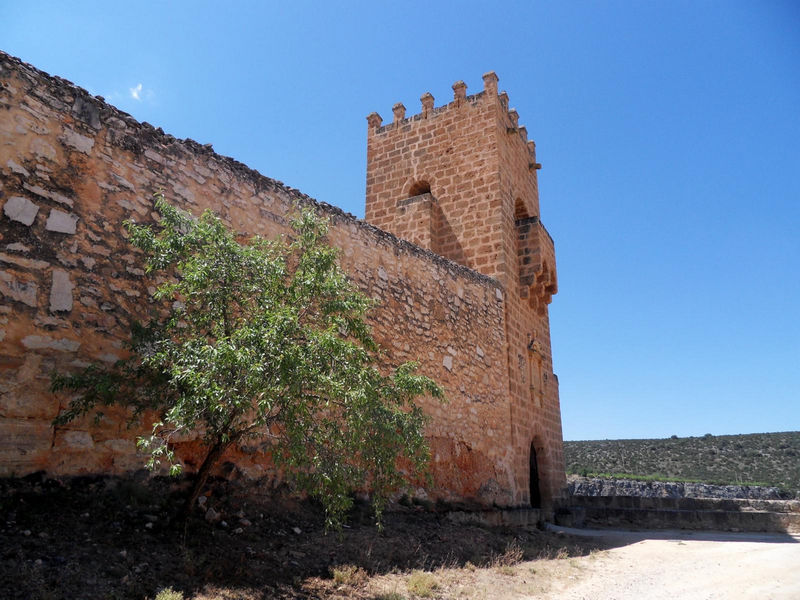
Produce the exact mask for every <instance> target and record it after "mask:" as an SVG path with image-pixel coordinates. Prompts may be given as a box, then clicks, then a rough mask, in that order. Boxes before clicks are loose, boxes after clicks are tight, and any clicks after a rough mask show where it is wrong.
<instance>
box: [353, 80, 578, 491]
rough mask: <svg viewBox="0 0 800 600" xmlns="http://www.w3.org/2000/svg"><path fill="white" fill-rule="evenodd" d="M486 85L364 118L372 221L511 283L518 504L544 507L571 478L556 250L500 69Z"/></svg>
mask: <svg viewBox="0 0 800 600" xmlns="http://www.w3.org/2000/svg"><path fill="white" fill-rule="evenodd" d="M483 82H484V88H483V90H482V91H481V92H479V93H477V94H474V95H470V96H468V95H467V93H466V89H467V87H466V84H465V83H464V82H463V81H458V82H456V83H455V84H453V92H454V95H453V100H452V102H450V103H448V104H446V105H444V106H441V107H439V108H435V107H434V98H433V96H432V95H431V94H430V93H426V94H424V95H423V96H422V98H421V101H422V110H421V112H420V113H419V114H417V115H414V116H412V117H406V109H405V107H404V106H403V105H402V104H397V105H395V106H394V109H393V113H394V119H393V121H392V123H390V124H387V125H382V119H381V117H380V115H378V114H377V113H372V114H370V115H369V116H368V117H367V125H368V133H367V205H366V219H367V221H369V222H370V223H373V224H374V225H376V226H377V227H380V228H381V229H385V230H386V231H390V232H392V233H394V234H396V235H397V236H399V237H401V238H404V239H408V240H411V241H413V242H414V243H416V244H419V245H420V246H423V247H425V248H428V249H430V250H432V251H433V252H435V253H437V254H440V255H442V256H445V257H447V258H449V259H451V260H453V261H455V262H457V263H459V264H462V265H464V266H467V267H469V268H471V269H474V270H476V271H478V272H480V273H483V274H485V275H488V276H489V277H492V278H493V279H495V280H496V281H498V282H499V283H500V285H501V286H502V288H503V289H504V291H505V293H506V296H505V302H504V313H505V332H504V333H505V343H506V350H507V353H508V356H507V361H508V376H507V377H508V380H507V382H505V385H506V388H507V393H508V403H509V407H508V408H509V415H508V419H509V420H510V423H511V438H510V439H509V440H508V443H509V444H510V447H511V450H512V453H513V457H514V458H513V460H514V467H513V468H514V472H515V477H516V480H517V482H518V485H517V497H516V501H517V502H519V503H526V502H531V503H533V504H537V503H538V501H537V499H536V498H535V496H536V495H537V494H538V495H541V497H542V498H543V499H545V501H546V500H547V498H552V497H553V496H555V495H556V494H557V493H558V490H559V489H561V488H562V487H563V485H564V473H563V449H562V438H561V409H560V405H559V399H558V380H557V378H556V377H555V375H554V374H553V365H552V355H551V350H550V327H549V317H548V311H547V307H548V304H549V303H550V300H551V298H552V296H553V294H555V293H556V291H557V279H556V270H555V252H554V249H553V241H552V239H551V238H550V235H549V234H548V233H547V230H546V229H545V228H544V226H543V225H542V222H541V219H540V215H539V191H538V182H537V171H538V169H539V168H540V166H541V165H539V164H538V163H537V162H536V148H535V145H534V143H533V142H532V141H529V140H528V139H527V131H526V129H525V127H523V126H520V125H519V118H518V115H517V113H516V111H515V110H513V109H512V110H509V108H508V96H507V95H506V94H505V92H502V93H498V90H497V83H498V78H497V75H495V73H493V72H490V73H487V74H485V75H484V76H483ZM534 466H535V469H534ZM534 471H535V475H534V477H537V476H538V479H539V482H538V484H539V485H538V489H536V488H537V486H536V482H535V481H533V482H531V481H529V478H530V477H531V475H532V474H533V473H534ZM531 484H532V485H531Z"/></svg>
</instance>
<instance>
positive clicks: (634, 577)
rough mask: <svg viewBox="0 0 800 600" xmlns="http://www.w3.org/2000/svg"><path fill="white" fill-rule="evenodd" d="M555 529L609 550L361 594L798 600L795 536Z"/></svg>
mask: <svg viewBox="0 0 800 600" xmlns="http://www.w3.org/2000/svg"><path fill="white" fill-rule="evenodd" d="M552 531H554V532H558V531H562V532H563V533H565V534H571V535H577V536H581V537H589V538H596V539H599V540H602V541H603V542H604V545H605V546H606V547H608V546H610V549H608V550H601V551H593V552H591V553H590V554H587V555H583V556H559V557H556V558H550V559H544V560H534V561H524V562H520V563H517V564H514V565H513V566H504V565H502V564H499V565H497V566H495V567H488V568H474V569H468V568H452V569H439V570H436V571H434V572H432V573H431V574H430V576H429V577H430V585H431V586H432V587H431V589H430V593H427V594H424V593H420V592H419V590H416V593H415V590H414V589H413V588H414V584H413V582H412V580H411V577H409V576H408V575H388V576H383V577H376V578H375V579H374V580H373V581H372V584H371V586H370V587H371V590H372V595H368V596H365V597H370V598H416V597H431V598H437V599H446V600H451V599H452V600H454V599H461V598H469V599H474V600H800V535H795V536H789V535H779V534H749V533H738V534H737V533H710V532H687V531H666V532H664V531H660V532H624V531H608V530H606V531H599V530H580V529H566V528H552ZM560 554H561V553H559V555H560ZM412 577H413V576H412ZM418 577H419V576H418ZM416 587H417V588H419V585H418V584H416Z"/></svg>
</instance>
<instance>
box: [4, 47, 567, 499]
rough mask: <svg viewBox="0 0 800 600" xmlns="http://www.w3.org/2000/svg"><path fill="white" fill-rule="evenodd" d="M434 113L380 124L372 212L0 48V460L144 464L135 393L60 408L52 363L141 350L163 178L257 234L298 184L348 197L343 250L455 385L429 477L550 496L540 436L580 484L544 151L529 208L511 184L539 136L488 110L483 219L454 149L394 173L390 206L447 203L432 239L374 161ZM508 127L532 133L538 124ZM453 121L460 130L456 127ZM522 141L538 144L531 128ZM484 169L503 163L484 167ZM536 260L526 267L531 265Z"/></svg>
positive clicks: (329, 211)
mask: <svg viewBox="0 0 800 600" xmlns="http://www.w3.org/2000/svg"><path fill="white" fill-rule="evenodd" d="M495 81H496V80H495ZM425 101H426V100H425V99H424V100H423V104H424V103H425ZM462 101H463V102H462V104H463V107H464V108H463V110H464V111H466V110H473V109H475V110H478V111H482V112H484V113H486V114H487V115H488V114H490V113H491V114H492V115H494V117H492V118H495V117H496V118H497V119H498V123H500V121H502V120H503V119H513V117H512V116H509V113H508V112H507V108H505V106H504V102H507V100H504V96H503V95H499V96H498V95H497V93H496V90H495V91H494V95H492V92H491V91H488V92H484V93H483V94H480V95H477V96H473V97H469V98H466V97H465V98H463V99H462ZM432 102H433V99H432V97H431V98H430V101H429V105H430V106H429V109H427V110H428V111H429V112H432V113H436V114H437V115H441V116H444V117H447V115H449V114H450V113H451V111H456V112H457V111H459V110H462V105H461V104H459V106H454V104H450V105H448V106H446V107H442V108H441V109H433V106H432ZM458 102H459V100H458V98H457V99H456V101H455V104H457V103H458ZM436 111H438V112H436ZM454 114H455V113H454ZM437 118H439V117H438V116H432V118H431V119H430V120H428V119H426V120H425V123H434V122H435V121H436V119H437ZM448 118H449V117H448ZM481 118H482V117H481ZM372 119H373V120H374V117H372ZM414 119H417V117H415V118H414ZM455 121H458V119H455ZM417 122H422V119H417V120H416V121H414V120H406V119H403V118H400V119H398V120H397V123H396V124H394V125H390V126H387V127H384V128H378V127H377V126H375V127H372V126H371V127H370V133H369V156H370V161H371V163H370V166H369V168H368V171H369V173H368V177H372V178H373V181H372V182H371V183H370V182H368V203H367V220H368V221H371V223H372V224H367V223H365V222H363V221H359V220H358V219H356V218H354V217H352V216H351V215H348V214H345V213H343V212H342V211H340V210H339V209H337V208H335V207H332V206H329V205H326V204H322V203H316V202H315V201H314V200H312V199H311V198H308V197H307V196H305V195H304V194H302V193H300V192H299V191H297V190H294V189H292V188H289V187H287V186H285V185H283V184H282V183H280V182H277V181H275V180H272V179H269V178H267V177H263V176H261V175H260V174H258V173H257V172H255V171H253V170H251V169H249V168H247V167H246V166H244V165H242V164H241V163H238V162H236V161H234V160H232V159H229V158H225V157H222V156H219V155H217V154H215V153H214V152H213V150H212V149H211V147H210V146H202V145H200V144H197V143H196V142H193V141H191V140H178V139H175V138H174V137H172V136H170V135H167V134H165V133H163V132H162V131H161V130H160V129H155V128H153V127H152V126H150V125H148V124H146V123H138V122H137V121H135V120H134V119H132V118H131V117H130V116H129V115H127V114H125V113H123V112H121V111H119V110H117V109H115V108H114V107H112V106H109V105H108V104H106V103H105V102H104V101H103V100H102V99H100V98H97V97H92V96H91V95H89V94H88V93H87V92H86V91H84V90H82V89H80V88H78V87H76V86H74V85H72V84H71V83H69V82H67V81H65V80H63V79H59V78H57V77H51V76H49V75H47V74H45V73H42V72H41V71H38V70H36V69H35V68H33V67H31V66H29V65H26V64H24V63H22V62H21V61H19V60H17V59H15V58H13V57H9V56H8V55H5V54H2V53H0V206H2V209H0V296H2V297H1V298H0V475H5V476H8V475H24V474H27V473H31V472H34V471H38V470H46V471H47V472H49V473H51V474H62V475H69V474H81V473H124V472H128V471H130V470H133V469H136V468H139V467H140V466H141V457H138V456H136V451H135V445H134V440H135V437H136V435H137V434H138V433H140V432H139V431H137V430H131V429H128V428H127V427H126V425H125V420H124V415H123V414H122V412H121V410H119V409H112V410H108V411H107V412H106V414H105V415H104V416H103V417H102V419H101V420H100V423H99V424H94V423H93V422H92V420H91V419H87V420H85V421H82V422H76V423H72V424H70V425H69V426H67V427H63V428H61V427H59V428H53V426H52V425H51V422H52V419H53V417H54V416H55V415H56V414H57V413H58V411H59V409H60V408H61V407H60V406H59V399H58V398H56V397H54V396H53V395H52V394H50V393H49V391H48V387H49V374H50V372H51V371H52V370H54V369H57V370H65V369H70V368H77V367H80V366H83V365H86V364H88V363H90V362H98V361H99V362H112V361H114V360H116V359H117V358H118V357H120V356H122V354H123V353H124V347H123V341H124V340H125V339H126V337H127V333H128V331H129V327H130V323H131V321H132V320H133V319H135V318H143V317H145V316H146V314H147V311H148V296H149V293H150V292H151V291H152V287H150V286H152V282H150V281H148V279H147V278H146V277H145V276H144V273H143V271H142V268H141V259H140V256H139V254H138V252H137V251H136V250H135V249H134V248H133V247H132V246H130V245H129V244H128V242H127V239H126V233H125V231H124V229H123V227H122V221H123V220H124V219H126V218H134V219H136V220H138V221H145V222H147V221H150V220H152V218H153V214H152V195H153V193H154V192H156V191H159V190H163V192H164V193H165V195H166V197H167V199H168V200H170V201H171V202H173V203H175V204H178V205H179V206H181V207H183V208H185V209H187V210H189V211H191V212H193V213H195V214H197V213H199V212H201V211H202V210H204V209H205V208H211V209H213V210H214V211H215V212H217V213H218V214H219V215H220V216H221V217H222V218H223V219H224V220H225V222H226V223H227V224H228V225H229V226H230V227H232V228H234V229H236V230H237V231H240V232H242V233H243V234H247V235H252V234H260V235H263V236H268V237H273V236H275V235H278V234H280V233H283V232H285V231H286V228H287V221H286V215H287V213H288V212H290V210H291V208H292V206H293V205H294V204H295V203H297V202H299V203H301V204H311V205H313V206H315V207H316V208H317V210H319V211H321V212H322V213H323V214H325V215H326V216H327V217H329V218H330V221H331V234H330V239H331V242H332V243H333V244H335V245H337V246H339V247H340V248H341V249H342V262H343V266H344V267H345V269H346V270H347V271H348V273H350V275H351V276H352V277H353V278H354V280H355V281H357V282H358V284H359V285H360V286H361V287H362V288H363V289H364V290H365V291H366V292H367V293H368V294H369V295H370V296H372V297H375V298H377V299H378V300H379V301H380V308H379V309H378V310H377V311H376V312H375V314H374V315H373V318H372V321H373V326H374V330H375V335H376V338H377V339H378V341H379V342H380V343H381V344H382V345H383V346H384V348H385V350H386V356H387V361H388V362H390V363H392V364H399V363H400V362H402V361H405V360H419V361H420V363H421V370H422V371H423V372H425V373H426V374H429V375H431V376H433V377H434V378H436V379H437V380H438V381H440V382H441V383H442V385H443V386H444V387H445V388H446V390H447V395H448V398H449V402H448V404H446V405H441V404H439V403H438V402H434V401H430V400H423V403H424V407H425V410H426V412H428V413H429V414H430V415H431V416H432V421H431V424H430V426H429V428H428V432H427V433H428V436H429V439H430V442H431V447H432V451H433V464H432V469H433V475H434V486H433V489H431V490H429V494H431V495H432V496H433V497H435V498H442V499H445V500H452V501H456V500H464V499H471V500H477V501H478V502H480V503H482V504H487V505H491V504H497V505H500V506H515V505H525V504H527V503H529V502H530V501H531V498H530V491H531V489H532V488H531V486H530V482H529V473H530V472H531V470H530V466H531V460H530V458H531V456H530V448H531V444H532V443H533V445H534V447H535V448H536V456H537V458H538V462H537V464H538V476H539V481H540V486H541V494H542V500H543V501H544V502H545V503H548V502H549V501H550V500H551V499H552V497H553V496H554V495H556V494H557V493H558V492H559V490H560V489H561V488H562V487H563V485H564V470H563V458H562V454H561V427H560V411H559V409H558V396H557V385H556V380H555V377H554V376H553V375H552V362H551V358H550V342H549V328H548V326H547V322H548V319H547V302H548V301H549V294H552V293H553V292H554V291H555V287H554V286H555V270H554V261H553V258H552V257H553V253H552V242H551V241H549V236H547V235H546V232H545V231H544V229H543V228H542V227H541V224H540V222H539V221H538V198H536V197H535V195H531V190H533V189H534V188H533V187H532V186H534V185H535V169H534V170H533V173H534V177H533V178H532V179H529V180H527V183H525V184H524V185H522V186H521V187H520V189H519V190H517V189H516V188H514V189H513V192H514V193H515V194H517V193H518V197H519V198H521V201H522V203H523V208H522V209H520V210H523V211H524V212H522V213H520V214H517V215H515V214H514V210H515V209H514V206H513V204H512V205H511V206H510V207H509V206H506V204H508V202H506V200H499V199H498V198H500V197H501V195H502V194H504V193H506V192H505V191H503V192H502V193H501V190H505V189H506V188H508V184H509V182H513V184H512V187H513V186H516V185H517V179H515V178H519V181H522V180H523V179H525V177H523V175H525V176H527V174H529V173H530V172H531V171H529V165H528V162H529V157H530V156H532V152H531V151H530V150H529V149H528V147H527V146H526V145H525V143H524V140H523V141H521V142H519V143H518V142H517V141H513V140H512V141H511V142H509V140H508V139H505V138H503V141H502V142H500V138H501V137H502V136H499V133H497V132H501V131H500V130H501V127H500V125H497V132H492V131H489V130H488V128H487V132H486V135H487V136H488V138H492V139H489V145H490V146H491V144H492V143H496V146H495V147H494V148H493V149H491V148H490V149H489V150H485V151H486V158H485V159H484V162H483V163H481V164H480V165H476V168H477V169H479V170H480V171H481V172H480V173H479V174H477V175H476V174H473V173H468V172H463V171H458V172H457V175H456V178H462V179H469V178H474V179H475V180H476V183H475V185H476V186H477V187H476V188H475V192H476V195H475V196H474V197H473V198H472V200H470V198H469V196H468V194H467V191H466V190H465V191H464V192H463V196H460V197H459V198H458V200H457V201H454V202H462V201H463V202H470V201H471V202H473V205H472V206H473V207H474V210H473V209H468V210H467V213H469V214H470V215H474V216H475V220H476V221H477V220H478V219H479V220H480V221H481V222H480V223H477V222H473V221H470V220H468V219H462V220H460V221H459V220H458V218H457V217H456V216H455V213H453V212H448V211H451V208H450V207H451V206H452V207H453V209H454V210H455V209H456V205H455V204H450V196H449V195H448V193H447V192H445V191H444V190H443V187H442V188H441V189H440V184H441V185H442V186H444V184H443V183H441V182H442V181H443V180H442V179H440V178H439V171H437V170H436V168H434V167H431V170H430V174H429V175H426V177H428V179H426V180H425V182H427V183H429V184H430V185H431V188H430V189H427V190H425V192H423V194H427V198H425V199H423V200H422V201H416V200H412V201H410V202H406V200H407V196H406V194H407V192H408V191H409V190H408V189H406V188H402V187H401V188H396V189H395V190H394V191H393V192H390V191H388V188H386V191H384V192H381V193H383V196H381V198H384V203H385V204H386V206H387V207H388V206H389V205H392V206H394V205H393V204H392V203H394V204H396V205H397V206H401V205H403V206H405V207H411V209H409V211H408V212H413V211H417V212H418V213H419V214H420V215H421V218H422V219H423V220H424V218H426V217H425V215H426V214H427V215H430V214H433V213H434V212H435V211H441V214H442V215H443V216H442V217H439V216H438V213H437V216H436V219H438V220H435V223H436V225H434V226H430V227H428V229H425V231H428V232H429V235H433V236H435V238H430V237H429V238H428V239H427V241H426V240H425V239H424V236H422V237H420V236H419V235H417V234H418V233H419V234H420V235H421V233H422V232H423V229H424V228H422V229H420V230H419V232H418V231H417V230H416V229H415V230H413V231H412V230H411V229H409V230H408V231H407V232H405V231H400V230H399V229H398V227H399V226H400V223H401V221H400V220H398V221H397V222H396V223H395V225H397V227H396V226H395V225H393V224H392V223H391V219H390V220H389V221H387V220H386V219H384V218H383V217H381V216H380V215H379V214H376V207H377V205H376V204H375V200H374V198H375V197H376V196H375V194H376V192H375V182H374V178H375V177H380V176H382V175H383V174H382V173H381V174H378V172H377V170H376V169H377V166H376V165H378V164H383V163H381V157H380V153H381V152H382V150H381V149H380V148H379V147H378V146H377V145H376V142H377V141H378V140H380V139H388V138H389V137H390V136H391V135H392V132H393V131H395V130H398V131H399V130H401V129H402V128H403V127H405V125H404V123H406V124H409V123H411V124H413V123H417ZM505 126H506V124H505V123H503V127H505ZM507 126H508V127H511V125H507ZM514 126H516V123H514ZM453 127H454V128H453V129H452V130H448V129H447V128H446V129H445V131H444V134H443V135H444V137H447V136H450V135H454V134H455V132H456V131H457V130H458V127H457V123H456V124H455V125H454V126H453ZM496 133H497V136H495V134H496ZM502 133H503V135H504V136H509V138H514V136H516V137H517V138H519V139H520V140H521V139H522V134H520V133H518V132H517V133H514V134H513V135H512V134H509V133H506V132H505V129H503V131H502ZM423 135H424V133H423ZM464 135H468V133H467V132H466V131H465V132H464ZM492 136H495V137H496V139H495V138H493V137H492ZM433 137H434V138H437V139H439V141H440V142H441V138H442V133H441V132H437V133H434V134H433ZM488 138H487V139H488ZM492 140H494V141H492ZM394 143H396V142H394ZM520 143H521V144H522V146H521V147H522V148H523V149H524V157H522V158H519V157H517V156H516V154H515V152H516V151H517V150H518V148H516V147H515V146H513V144H516V145H517V146H519V145H520ZM483 144H484V140H481V141H480V142H479V143H476V144H474V145H475V146H482V145H483ZM507 146H508V147H507ZM498 150H499V154H500V156H501V158H500V159H499V160H500V161H502V164H503V165H504V166H503V169H501V170H500V172H499V173H498V172H496V171H495V170H494V167H490V166H489V165H490V164H491V165H494V164H495V163H492V162H491V161H493V160H494V161H497V160H498V159H497V158H496V156H497V155H498ZM454 151H455V150H454ZM459 152H460V150H459ZM430 153H431V155H432V154H433V153H434V149H433V147H431V149H430ZM401 154H402V151H401ZM506 154H507V156H506ZM462 159H463V161H464V162H465V163H466V162H469V160H470V157H469V156H467V155H463V156H462ZM534 162H535V160H534ZM437 168H438V167H437ZM412 175H414V176H416V174H413V173H412V174H409V175H407V176H406V178H408V177H412ZM474 175H475V176H474ZM473 176H474V177H473ZM481 178H483V179H485V180H486V183H484V184H480V185H479V184H478V183H477V180H478V179H481ZM420 181H422V179H420ZM483 186H488V187H487V190H483V189H482V187H483ZM416 195H419V194H416ZM484 196H485V198H484ZM503 198H505V196H503ZM425 202H427V203H428V208H427V209H426V208H425V206H424V205H425ZM458 206H462V204H459V205H458ZM386 210H388V209H386ZM426 210H427V213H426ZM494 211H499V212H497V214H493V212H494ZM427 218H428V219H429V221H430V217H427ZM444 218H446V219H448V223H449V226H450V228H451V229H452V231H453V233H452V234H448V235H449V237H448V235H444V234H443V233H442V231H444V230H443V229H442V228H441V227H440V226H439V224H440V223H442V222H443V221H442V219H444ZM471 218H472V217H470V219H471ZM515 218H517V221H516V222H515V221H514V219H515ZM509 224H510V225H509ZM379 227H380V229H379ZM383 229H386V230H388V231H390V232H392V233H387V232H386V231H383ZM418 229H419V228H418ZM393 233H396V234H397V235H400V236H402V237H406V238H407V239H409V240H410V241H411V242H414V243H409V242H406V241H403V240H402V239H399V238H398V237H395V235H393ZM432 240H434V241H432ZM415 244H419V245H415ZM458 248H460V249H461V250H460V251H461V253H462V254H460V255H459V254H458ZM437 252H438V253H439V254H442V255H443V256H445V257H447V258H443V257H442V256H439V255H438V254H437ZM484 257H487V258H486V262H484ZM498 257H499V258H498ZM448 258H449V259H452V260H448ZM518 263H519V264H522V265H524V267H521V268H519V269H517V268H516V266H513V265H517V264H518ZM507 265H512V266H507ZM548 277H550V278H551V279H548ZM531 376H533V377H534V378H535V379H536V382H535V385H533V383H534V382H533V381H532V380H530V377H531ZM178 450H179V453H180V455H181V457H182V458H183V459H184V460H185V462H186V464H187V466H189V467H190V468H191V467H192V466H194V465H196V460H197V456H198V453H197V448H196V447H195V445H194V444H193V443H191V442H187V443H185V444H183V445H182V447H181V448H179V449H178ZM262 450H263V448H261V447H259V446H245V447H242V448H238V449H237V450H236V451H234V452H231V454H230V456H228V457H227V460H228V467H229V468H235V469H238V470H239V471H240V472H242V473H243V474H245V475H247V476H251V477H259V476H263V475H270V474H271V471H270V467H269V460H268V456H266V455H265V454H264V452H263V451H262Z"/></svg>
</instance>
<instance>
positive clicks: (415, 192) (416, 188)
mask: <svg viewBox="0 0 800 600" xmlns="http://www.w3.org/2000/svg"><path fill="white" fill-rule="evenodd" d="M430 193H431V184H430V183H428V182H427V181H417V182H416V183H414V184H413V185H412V186H411V187H410V188H409V190H408V197H409V198H413V197H414V196H420V195H421V194H430Z"/></svg>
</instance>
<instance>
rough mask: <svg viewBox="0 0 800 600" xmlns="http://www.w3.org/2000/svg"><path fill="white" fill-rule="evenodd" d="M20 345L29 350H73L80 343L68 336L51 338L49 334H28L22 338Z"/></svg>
mask: <svg viewBox="0 0 800 600" xmlns="http://www.w3.org/2000/svg"><path fill="white" fill-rule="evenodd" d="M22 345H23V346H24V347H25V348H27V349H29V350H57V351H59V352H75V351H76V350H77V349H78V348H79V347H80V345H81V343H80V342H79V341H77V340H71V339H68V338H52V337H50V336H49V335H28V336H25V337H24V338H22Z"/></svg>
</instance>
